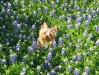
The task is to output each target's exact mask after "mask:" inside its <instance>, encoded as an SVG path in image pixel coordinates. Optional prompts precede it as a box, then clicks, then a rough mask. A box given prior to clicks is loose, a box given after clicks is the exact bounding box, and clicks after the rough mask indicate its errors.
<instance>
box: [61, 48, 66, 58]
mask: <svg viewBox="0 0 99 75" xmlns="http://www.w3.org/2000/svg"><path fill="white" fill-rule="evenodd" d="M61 54H62V55H63V56H64V55H66V49H65V48H62V50H61Z"/></svg>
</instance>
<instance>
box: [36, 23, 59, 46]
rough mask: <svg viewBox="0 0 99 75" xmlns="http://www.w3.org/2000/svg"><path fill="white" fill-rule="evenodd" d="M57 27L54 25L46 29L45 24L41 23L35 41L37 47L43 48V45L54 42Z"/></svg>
mask: <svg viewBox="0 0 99 75" xmlns="http://www.w3.org/2000/svg"><path fill="white" fill-rule="evenodd" d="M57 29H58V26H57V25H54V26H53V27H51V28H48V25H47V23H46V22H43V24H42V25H41V29H40V30H39V37H38V39H37V47H44V46H45V45H51V44H52V43H53V42H54V41H55V37H56V35H57Z"/></svg>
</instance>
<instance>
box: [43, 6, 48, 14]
mask: <svg viewBox="0 0 99 75" xmlns="http://www.w3.org/2000/svg"><path fill="white" fill-rule="evenodd" d="M44 13H45V14H47V13H48V7H45V6H44Z"/></svg>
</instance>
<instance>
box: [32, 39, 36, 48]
mask: <svg viewBox="0 0 99 75" xmlns="http://www.w3.org/2000/svg"><path fill="white" fill-rule="evenodd" d="M32 47H33V48H34V49H35V48H36V41H33V42H32Z"/></svg>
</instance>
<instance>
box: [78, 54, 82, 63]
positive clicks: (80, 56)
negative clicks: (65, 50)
mask: <svg viewBox="0 0 99 75" xmlns="http://www.w3.org/2000/svg"><path fill="white" fill-rule="evenodd" d="M81 59H82V55H81V54H79V53H78V54H77V60H78V61H80V60H81Z"/></svg>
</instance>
